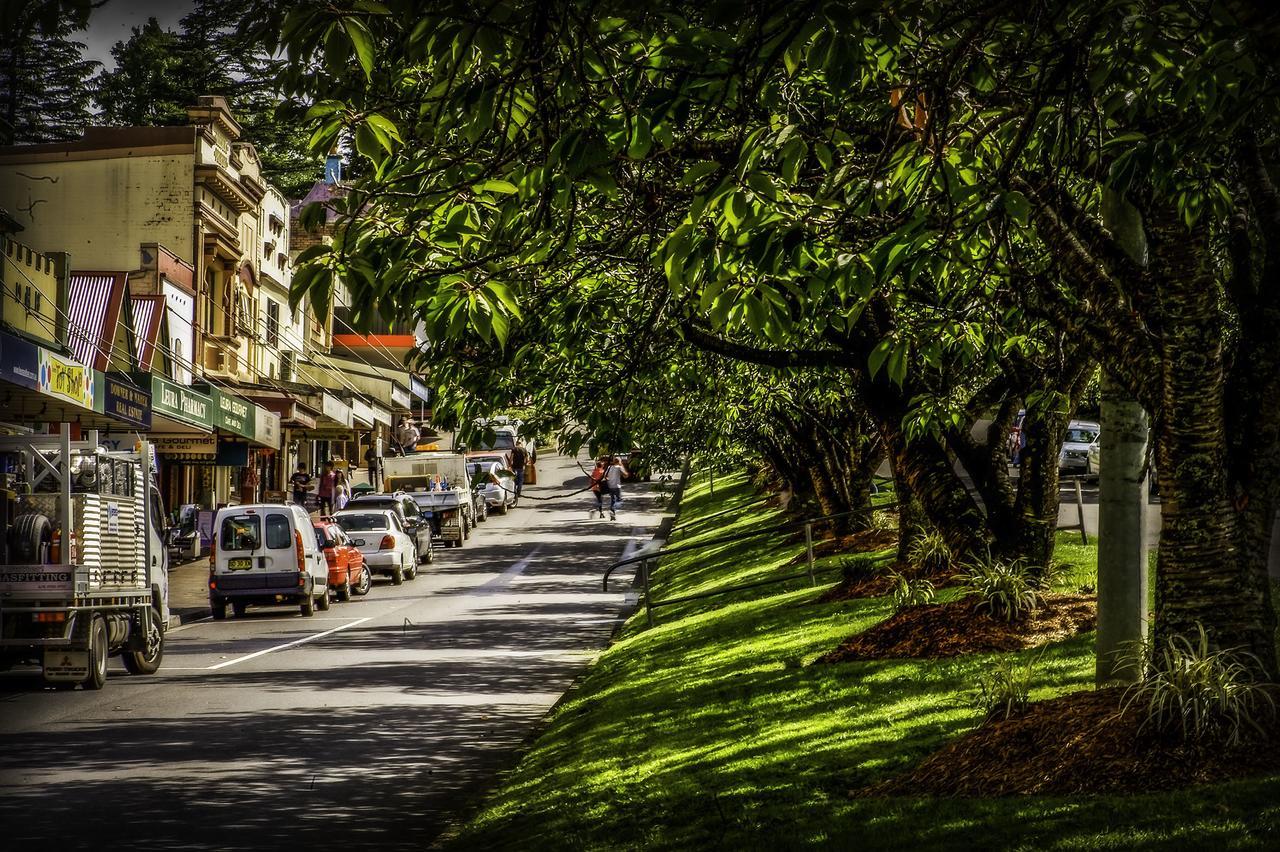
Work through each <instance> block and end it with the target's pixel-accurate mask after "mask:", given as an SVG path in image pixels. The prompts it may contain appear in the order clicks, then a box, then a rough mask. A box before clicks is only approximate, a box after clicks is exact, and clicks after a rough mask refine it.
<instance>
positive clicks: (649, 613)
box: [601, 501, 892, 627]
mask: <svg viewBox="0 0 1280 852" xmlns="http://www.w3.org/2000/svg"><path fill="white" fill-rule="evenodd" d="M757 502H758V501H757ZM749 505H750V504H749ZM741 508H743V507H741V506H739V507H736V508H735V511H736V510H738V509H741ZM718 514H725V513H718ZM855 514H858V512H857V511H850V512H837V513H835V514H832V515H820V516H818V517H816V518H805V519H804V520H802V521H791V522H788V523H785V524H776V525H774V526H769V527H764V528H762V529H758V530H750V531H748V532H741V533H732V534H730V535H724V536H718V537H716V538H713V539H709V540H707V541H700V542H696V543H693V544H680V545H676V546H675V547H672V548H669V549H667V550H663V547H664V546H665V545H666V543H667V539H660V538H655V539H654V540H653V541H651V542H649V543H648V544H646V545H645V546H644V547H642V548H640V550H639V552H637V553H636V554H635V555H633V556H629V557H627V558H626V559H619V560H618V561H617V562H614V563H613V564H612V565H610V566H609V567H608V568H607V569H606V570H605V572H604V578H603V580H602V582H601V586H602V588H603V590H604V591H606V592H607V591H609V577H610V575H612V574H613V572H614V571H616V570H617V569H618V568H621V567H623V566H624V565H633V564H635V563H639V564H640V568H639V576H640V583H641V587H642V589H643V592H644V608H645V621H646V622H647V624H648V626H649V627H652V626H653V610H655V609H657V608H658V607H662V606H672V605H674V604H678V603H686V602H688V601H695V600H702V599H703V598H711V597H716V596H717V595H725V594H730V593H732V592H740V591H744V590H747V589H754V588H758V587H760V586H769V585H774V584H776V583H785V582H788V581H790V580H799V579H802V578H804V577H808V578H809V584H810V585H811V586H817V585H818V578H817V573H818V572H817V570H816V569H815V567H814V555H813V525H814V524H816V523H821V522H823V521H833V520H836V519H837V518H844V517H848V516H850V515H855ZM710 517H712V516H710V515H708V516H707V517H704V518H699V519H697V520H699V521H702V520H707V519H708V518H710ZM674 529H675V528H674V527H673V528H672V531H674ZM800 529H803V530H804V541H805V558H806V562H807V568H806V570H805V571H803V572H801V573H798V574H788V575H785V576H782V577H770V578H768V579H765V580H757V581H755V582H751V583H737V584H734V585H731V586H721V587H720V588H717V589H711V590H709V591H705V592H697V593H694V594H691V595H681V596H679V597H674V598H666V599H665V600H660V601H655V600H653V599H652V597H651V595H650V587H649V560H651V559H657V558H659V557H660V556H671V555H673V554H676V553H687V552H689V551H691V550H701V549H705V548H707V547H711V546H714V545H717V544H731V543H733V542H738V541H745V540H747V539H751V538H761V537H763V536H769V535H773V534H774V533H780V532H788V531H796V530H800ZM890 556H892V554H888V555H880V556H873V557H871V558H872V559H880V558H888V557H890ZM838 567H840V566H831V567H830V568H827V569H824V570H832V569H834V568H838Z"/></svg>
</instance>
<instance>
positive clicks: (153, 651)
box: [120, 610, 164, 675]
mask: <svg viewBox="0 0 1280 852" xmlns="http://www.w3.org/2000/svg"><path fill="white" fill-rule="evenodd" d="M163 659H164V631H163V630H161V629H160V613H158V612H156V611H154V610H153V611H152V613H151V629H149V630H148V631H147V648H146V650H145V651H125V652H124V653H123V654H121V655H120V661H121V662H123V663H124V667H125V670H126V671H128V672H129V674H133V675H149V674H155V673H156V671H158V670H159V668H160V661H161V660H163Z"/></svg>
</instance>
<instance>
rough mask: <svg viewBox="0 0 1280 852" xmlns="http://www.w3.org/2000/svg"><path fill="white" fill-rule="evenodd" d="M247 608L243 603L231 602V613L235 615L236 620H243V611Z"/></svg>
mask: <svg viewBox="0 0 1280 852" xmlns="http://www.w3.org/2000/svg"><path fill="white" fill-rule="evenodd" d="M248 608H249V605H248V604H247V603H245V602H244V601H233V602H232V604H231V611H232V612H234V613H235V614H236V618H244V613H245V610H247V609H248Z"/></svg>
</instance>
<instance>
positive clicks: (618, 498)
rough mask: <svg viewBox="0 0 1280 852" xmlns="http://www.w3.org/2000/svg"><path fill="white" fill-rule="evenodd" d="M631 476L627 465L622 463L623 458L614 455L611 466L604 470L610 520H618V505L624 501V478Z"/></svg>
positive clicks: (604, 486)
mask: <svg viewBox="0 0 1280 852" xmlns="http://www.w3.org/2000/svg"><path fill="white" fill-rule="evenodd" d="M624 476H629V474H628V473H627V467H626V465H624V464H623V463H622V459H621V458H620V457H618V456H614V457H613V460H612V462H611V463H610V465H609V467H608V468H606V469H605V472H604V485H603V488H604V490H605V491H607V492H608V493H609V520H611V521H616V520H617V519H618V514H617V511H616V510H617V506H618V504H619V503H621V502H622V478H623V477H624Z"/></svg>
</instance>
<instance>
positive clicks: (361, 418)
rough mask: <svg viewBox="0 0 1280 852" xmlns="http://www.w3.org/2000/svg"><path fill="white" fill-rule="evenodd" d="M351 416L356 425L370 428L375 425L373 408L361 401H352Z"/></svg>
mask: <svg viewBox="0 0 1280 852" xmlns="http://www.w3.org/2000/svg"><path fill="white" fill-rule="evenodd" d="M351 416H352V418H354V420H355V421H356V425H358V426H363V427H368V426H372V425H373V407H372V406H370V405H369V403H367V402H364V401H362V400H359V399H353V400H351Z"/></svg>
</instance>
